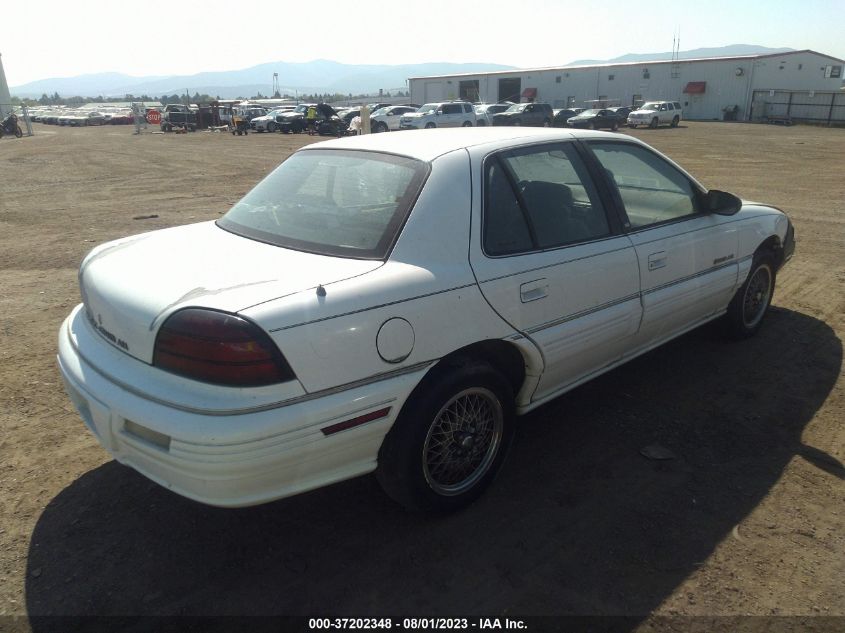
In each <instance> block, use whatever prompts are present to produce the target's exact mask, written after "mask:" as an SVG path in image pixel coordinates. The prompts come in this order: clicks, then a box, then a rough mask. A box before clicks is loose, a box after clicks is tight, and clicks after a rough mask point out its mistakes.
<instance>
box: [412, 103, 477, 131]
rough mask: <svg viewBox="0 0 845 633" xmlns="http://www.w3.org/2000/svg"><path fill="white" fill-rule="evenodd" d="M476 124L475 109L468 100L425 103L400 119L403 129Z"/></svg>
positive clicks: (470, 125)
mask: <svg viewBox="0 0 845 633" xmlns="http://www.w3.org/2000/svg"><path fill="white" fill-rule="evenodd" d="M474 125H475V110H474V109H473V107H472V104H471V103H469V102H468V101H443V102H438V103H425V104H423V105H422V106H420V107H419V109H418V110H417V111H416V112H409V113H407V114H404V115H402V118H401V119H400V120H399V128H400V129H402V130H419V129H423V128H429V129H430V128H436V127H472V126H474Z"/></svg>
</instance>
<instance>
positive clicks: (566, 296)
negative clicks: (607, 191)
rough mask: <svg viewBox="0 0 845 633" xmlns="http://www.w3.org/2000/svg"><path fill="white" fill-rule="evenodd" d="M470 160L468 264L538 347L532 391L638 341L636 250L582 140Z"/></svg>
mask: <svg viewBox="0 0 845 633" xmlns="http://www.w3.org/2000/svg"><path fill="white" fill-rule="evenodd" d="M479 151H480V150H479ZM472 160H473V171H472V173H473V191H474V192H475V193H474V195H473V200H474V202H473V204H474V212H473V213H474V216H473V217H474V218H475V220H474V221H473V236H472V242H471V246H470V263H471V265H472V268H473V271H474V273H475V275H476V279H477V281H478V284H479V287H480V289H481V292H482V293H483V294H484V296H485V298H486V299H487V301H488V302H489V304H490V306H491V307H492V308H493V309H494V310H495V311H496V312H497V313H498V314H499V315H500V316H501V318H503V319H504V320H505V321H507V322H508V323H509V324H510V325H511V326H512V327H513V328H514V329H515V330H517V331H518V332H520V333H521V335H522V336H525V337H527V338H528V339H530V340H531V341H533V342H534V344H535V345H536V346H537V347H538V348H539V349H540V350H541V352H542V355H543V359H544V363H545V367H544V370H543V374H542V376H541V377H540V379H539V382H538V385H537V388H536V390H535V392H534V394H533V398H532V400H533V401H536V400H542V399H545V398H549V397H552V396H553V395H554V394H555V393H557V392H559V391H560V390H561V389H563V388H565V387H567V386H570V385H573V384H575V383H577V382H579V381H581V380H584V379H586V378H587V377H589V376H590V375H591V374H593V373H595V372H596V371H598V370H600V369H602V368H604V367H606V366H607V365H609V364H611V363H613V362H615V361H616V360H618V359H619V358H620V357H621V356H622V354H623V352H624V351H625V350H626V349H627V347H628V346H629V345H630V344H631V341H632V340H633V337H634V336H635V334H636V331H637V327H638V326H639V321H640V314H641V306H640V300H639V271H638V268H637V258H636V253H635V251H634V248H633V246H632V245H631V242H630V240H629V239H628V238H627V237H626V236H625V235H623V234H622V233H621V224H620V223H619V222H618V221H617V220H616V219H615V218H614V216H613V215H612V214H610V213H608V207H609V203H608V201H607V200H605V199H604V198H602V196H601V195H600V193H599V191H598V190H597V189H596V187H595V185H594V183H593V180H592V178H591V176H590V173H589V171H588V169H587V167H586V164H585V162H584V160H583V159H582V156H581V155H580V150H579V149H578V148H577V147H576V143H575V142H572V141H569V142H558V143H544V144H540V145H533V146H529V147H523V148H519V149H512V150H507V151H502V152H498V153H493V154H488V155H486V156H473V157H472Z"/></svg>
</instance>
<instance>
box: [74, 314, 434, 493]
mask: <svg viewBox="0 0 845 633" xmlns="http://www.w3.org/2000/svg"><path fill="white" fill-rule="evenodd" d="M77 318H79V310H77V311H75V312H74V313H73V314H71V316H70V317H68V319H67V320H66V321H65V323H64V324H63V325H62V328H61V330H60V333H59V354H58V365H59V370H60V372H61V375H62V378H63V380H64V383H65V388H66V390H67V393H68V395H69V397H70V399H71V401H72V402H73V404H74V406H75V407H76V409H77V411H78V412H79V414H80V416H81V417H82V419H83V421H84V422H85V424H86V426H88V428H89V430H90V431H91V432H92V433H93V434H94V435H95V436H96V437H97V439H98V440H99V442H100V443H101V444H102V445H103V447H104V448H105V449H106V450H107V451H108V452H109V453H110V454H111V455H112V456H113V457H114V458H115V459H116V460H117V461H119V462H121V463H123V464H126V465H128V466H130V467H132V468H134V469H135V470H137V471H138V472H140V473H141V474H143V475H145V476H146V477H148V478H150V479H152V480H153V481H155V482H157V483H159V484H161V485H162V486H164V487H165V488H168V489H170V490H172V491H174V492H176V493H178V494H180V495H183V496H185V497H188V498H190V499H194V500H196V501H199V502H202V503H207V504H209V505H215V506H222V507H239V506H249V505H256V504H260V503H264V502H267V501H272V500H274V499H279V498H282V497H287V496H291V495H294V494H297V493H300V492H305V491H307V490H311V489H314V488H319V487H322V486H325V485H328V484H331V483H334V482H337V481H341V480H344V479H349V478H351V477H355V476H358V475H362V474H365V473H367V472H371V471H373V470H375V468H376V464H377V457H378V451H379V448H380V447H381V444H382V441H383V439H384V436H385V434H386V433H387V431H388V430H389V429H390V427H391V426H392V424H393V422H394V420H395V419H396V416H397V415H398V413H399V410H400V409H401V407H402V404H403V403H404V402H405V399H406V398H407V397H408V395H409V394H410V392H411V390H412V389H413V388H414V387H415V386H416V384H417V383H418V381H419V380H420V378H421V377H422V374H424V373H425V369H420V370H417V371H415V372H414V373H408V374H404V375H400V376H396V377H392V378H389V379H385V380H381V381H378V382H373V383H370V384H367V385H364V386H358V387H356V388H354V389H346V390H343V391H337V390H335V391H331V392H326V394H325V395H322V396H321V395H319V394H309V395H307V396H305V397H300V398H295V399H292V400H290V401H289V402H290V404H285V403H284V402H282V403H280V404H279V405H278V406H273V407H261V408H258V409H256V410H252V411H250V410H245V409H243V408H237V411H234V412H232V413H227V412H226V411H220V410H208V411H198V410H192V409H188V408H182V407H177V406H170V405H168V404H167V403H165V402H163V401H162V400H161V399H159V398H155V397H153V396H150V397H145V396H144V395H142V394H141V393H139V391H138V390H136V389H133V388H127V386H126V385H124V384H121V381H117V380H114V379H112V378H111V377H110V376H109V375H108V374H107V373H106V372H104V371H103V370H102V369H101V368H98V367H96V364H97V362H96V358H94V359H93V360H89V359H90V358H92V355H91V354H90V353H89V352H90V350H87V349H86V350H85V352H86V353H85V356H84V357H83V355H82V354H81V353H80V352H79V350H78V349H77V347H76V345H75V340H74V336H73V332H72V329H73V328H74V327H79V324H78V322H77V323H75V320H76V319H77ZM93 356H94V357H95V356H96V350H94V352H93ZM126 362H127V363H128V364H132V363H138V364H140V365H144V364H143V363H140V361H137V360H134V359H131V358H129V357H127V359H126ZM144 367H145V368H146V371H149V367H148V366H146V365H144ZM122 378H123V377H122ZM244 391H247V390H244ZM239 404H242V403H239ZM366 417H373V419H371V420H369V421H366V422H363V423H360V424H357V425H353V426H351V427H350V428H343V427H344V426H346V425H341V423H344V422H348V421H350V420H356V419H360V418H366ZM341 429H342V430H341Z"/></svg>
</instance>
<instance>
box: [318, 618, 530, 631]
mask: <svg viewBox="0 0 845 633" xmlns="http://www.w3.org/2000/svg"><path fill="white" fill-rule="evenodd" d="M308 628H309V629H310V630H312V631H313V630H339V629H347V630H355V629H357V630H367V629H392V628H396V629H400V630H406V631H414V630H435V631H436V630H447V629H457V630H460V629H479V630H495V629H510V630H525V629H527V628H528V627H527V626H526V624H525V622H524V621H523V620H518V619H510V618H478V619H472V620H470V619H468V618H402V619H401V620H398V619H397V620H395V621H394V619H393V618H310V619H309V620H308Z"/></svg>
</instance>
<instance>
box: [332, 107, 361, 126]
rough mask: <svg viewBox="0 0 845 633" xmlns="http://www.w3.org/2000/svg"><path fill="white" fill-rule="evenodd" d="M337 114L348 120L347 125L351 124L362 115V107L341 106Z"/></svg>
mask: <svg viewBox="0 0 845 633" xmlns="http://www.w3.org/2000/svg"><path fill="white" fill-rule="evenodd" d="M337 116H339V117H340V118H341V119H343V120H344V121H346V125H349V124H350V123H352V119H354V118H355V117H356V116H361V108H341V109H340V110H338V111H337Z"/></svg>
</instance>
